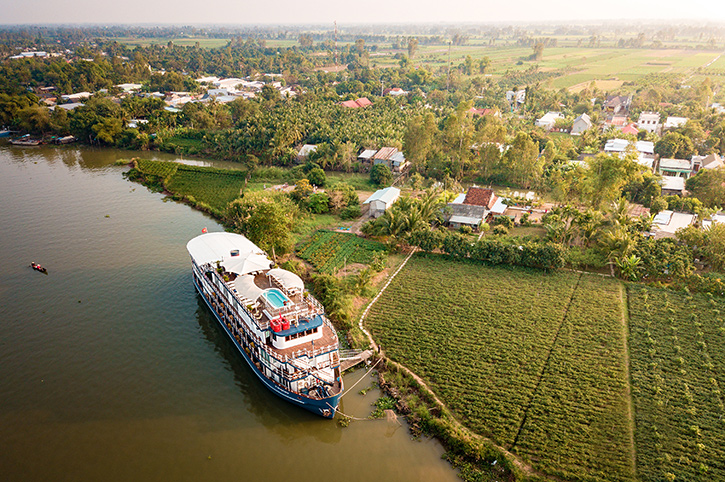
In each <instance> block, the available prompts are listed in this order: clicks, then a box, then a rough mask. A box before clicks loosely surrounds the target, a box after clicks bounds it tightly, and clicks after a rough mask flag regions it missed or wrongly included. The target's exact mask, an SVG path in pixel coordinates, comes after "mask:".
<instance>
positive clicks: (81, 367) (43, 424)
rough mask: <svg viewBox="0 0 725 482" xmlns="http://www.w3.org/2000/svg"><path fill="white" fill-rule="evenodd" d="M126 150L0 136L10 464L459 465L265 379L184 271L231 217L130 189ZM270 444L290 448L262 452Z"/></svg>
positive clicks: (200, 474) (214, 468)
mask: <svg viewBox="0 0 725 482" xmlns="http://www.w3.org/2000/svg"><path fill="white" fill-rule="evenodd" d="M133 155H134V156H137V157H140V156H148V158H154V157H155V156H156V154H154V153H143V152H141V153H137V154H136V153H133ZM128 157H129V152H128V151H118V150H114V149H92V148H82V147H81V148H76V147H66V148H59V149H58V148H51V147H46V146H41V147H38V148H33V149H32V150H28V149H20V148H13V147H10V146H5V145H0V189H1V190H2V192H3V195H2V196H0V223H2V225H3V226H4V227H5V229H4V232H3V236H1V237H0V247H1V248H2V249H3V252H4V253H5V255H4V256H3V257H0V318H1V319H2V320H3V323H2V324H0V339H2V340H3V342H4V343H5V345H4V346H5V347H6V348H5V349H4V350H3V351H2V354H1V355H0V357H2V363H1V364H0V393H2V394H3V403H2V404H1V405H2V406H0V437H1V438H2V440H3V441H4V449H3V451H2V452H0V466H2V467H3V478H5V479H7V480H28V481H36V480H37V481H41V480H49V479H57V478H58V474H64V477H66V478H67V479H73V480H98V479H103V480H109V481H116V480H117V481H125V480H129V479H148V478H149V477H153V475H152V474H157V473H164V477H166V478H169V479H174V480H188V479H193V480H201V481H204V480H210V481H211V480H220V479H222V480H223V479H226V478H228V476H229V474H230V473H236V474H244V477H245V480H252V481H267V480H284V479H288V478H290V477H295V478H298V479H299V480H315V479H318V478H321V477H322V478H327V477H330V478H332V477H334V478H340V477H342V478H345V479H349V480H357V479H359V478H360V477H361V474H362V473H364V474H365V478H375V479H379V480H404V481H417V480H430V481H437V480H444V481H445V480H450V481H453V480H457V476H456V473H455V471H454V470H452V469H451V467H450V465H449V464H448V463H447V462H446V461H445V460H442V459H441V455H442V454H443V452H444V450H443V448H442V447H441V445H440V444H439V443H438V442H436V441H435V440H426V439H423V440H422V441H411V440H410V437H409V434H408V431H407V429H406V428H405V427H400V426H399V425H397V424H395V425H392V424H388V423H387V422H386V421H374V422H365V423H354V424H350V426H349V427H347V428H344V429H343V428H340V427H339V426H338V425H337V424H335V423H331V422H330V421H327V420H324V419H321V418H318V417H315V416H314V415H312V414H308V413H307V412H306V411H304V410H297V409H295V410H290V408H294V407H290V406H289V404H287V403H285V402H283V401H282V400H279V399H278V398H277V397H275V396H274V395H272V394H271V393H269V391H268V390H266V389H265V388H264V387H262V386H261V385H260V383H259V382H258V381H257V379H256V378H255V377H254V375H253V374H252V372H251V370H250V369H249V368H248V367H247V366H246V364H245V363H244V362H243V361H242V360H241V359H240V358H239V356H238V354H237V352H236V351H235V348H234V347H233V345H232V344H231V343H230V342H229V341H228V340H227V339H226V335H225V334H224V333H223V331H222V330H221V329H220V328H219V327H218V326H217V322H216V321H215V320H214V318H213V315H212V314H211V313H210V312H209V310H208V309H207V308H206V306H205V304H204V302H203V301H202V300H201V298H200V297H199V296H198V295H196V294H195V291H194V286H193V283H192V279H191V275H190V273H189V258H188V254H187V253H186V250H185V245H186V242H187V241H188V239H189V238H190V237H192V236H194V235H196V234H198V233H200V232H201V229H202V228H203V227H208V228H210V229H212V228H214V229H218V230H221V227H220V226H218V225H216V224H214V223H213V222H212V221H210V219H209V218H208V216H205V215H203V214H202V213H199V212H197V211H195V210H192V209H189V207H188V206H185V205H182V204H177V203H161V202H159V200H160V199H162V195H160V194H158V193H153V192H149V191H148V190H146V189H136V186H135V185H133V184H130V183H129V182H128V181H127V180H125V179H123V178H122V176H121V175H120V174H121V172H123V171H124V169H125V168H123V167H121V166H115V165H114V163H115V161H117V160H118V159H122V158H128ZM174 157H175V156H159V157H156V158H160V159H173V158H174ZM29 260H33V261H35V262H38V263H40V264H41V265H42V266H47V267H48V268H49V271H50V272H51V274H50V275H49V276H41V275H39V274H38V273H35V272H33V271H32V270H31V269H30V268H28V266H27V264H28V262H29ZM119 293H122V294H123V295H122V296H121V295H119ZM79 300H81V301H82V303H78V301H79ZM128 300H133V303H129V302H128ZM363 374H364V371H362V370H359V371H355V372H353V373H351V374H349V375H345V376H344V381H345V384H346V385H347V386H352V385H353V384H355V383H356V382H358V377H360V376H362V375H363ZM371 384H372V380H370V381H362V382H360V385H358V386H370V385H371ZM380 395H381V392H380V390H379V389H372V390H369V391H367V392H366V394H365V395H361V394H360V393H358V391H353V392H351V393H349V394H348V395H346V396H345V397H344V399H343V400H342V404H341V409H342V410H343V411H344V412H345V413H347V414H350V415H354V416H356V417H360V418H365V417H367V415H368V414H369V413H370V411H371V408H372V407H371V404H372V403H373V402H374V401H375V400H376V399H377V398H378V397H379V396H380ZM301 448H304V450H302V449H301ZM270 453H274V454H284V457H285V460H286V461H287V462H288V463H285V464H266V463H260V461H262V460H267V459H269V454H270ZM310 453H319V454H324V456H325V460H326V462H325V464H320V463H319V462H318V459H317V458H314V457H309V454H310ZM79 454H80V455H79ZM79 457H81V458H80V459H79ZM109 466H113V467H114V470H112V471H109V470H108V467H109Z"/></svg>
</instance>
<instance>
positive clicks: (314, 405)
mask: <svg viewBox="0 0 725 482" xmlns="http://www.w3.org/2000/svg"><path fill="white" fill-rule="evenodd" d="M194 286H195V287H196V290H197V291H198V292H199V294H200V295H201V298H202V299H203V300H204V302H205V303H206V306H207V308H209V311H211V313H212V314H213V315H214V318H216V320H217V322H218V323H219V325H220V326H221V327H222V328H223V329H224V331H225V332H226V334H227V336H228V337H229V339H230V340H231V341H232V343H234V346H235V347H236V348H237V351H238V352H239V353H241V355H242V357H243V358H244V360H245V361H246V362H247V365H249V367H250V368H251V369H252V371H253V372H254V374H255V375H257V378H259V380H260V381H261V382H262V383H263V384H264V385H265V386H266V387H267V388H268V389H269V390H270V391H271V392H272V393H274V394H275V395H277V396H278V397H280V398H281V399H282V400H285V401H287V402H290V403H292V404H293V405H297V406H299V407H302V408H304V409H305V410H309V411H310V412H312V413H314V414H315V415H319V416H320V417H324V418H333V417H334V416H335V412H336V411H337V407H338V404H339V403H340V397H341V396H342V393H340V394H338V395H334V396H332V397H328V398H323V399H312V398H308V397H305V396H302V395H299V394H297V393H294V392H290V391H289V390H285V389H284V388H282V387H280V386H279V385H277V384H276V383H274V382H272V381H271V380H270V379H269V378H267V377H266V376H265V375H264V373H262V372H261V371H260V370H259V368H257V366H256V365H255V364H254V362H253V361H252V360H251V358H250V357H249V355H247V353H246V352H245V351H244V350H243V349H242V347H241V345H240V344H239V343H238V342H237V340H236V339H235V338H234V335H233V334H232V332H230V331H229V328H227V325H226V324H225V323H224V322H223V321H222V320H221V319H220V318H219V315H217V312H216V311H215V310H214V309H213V308H212V306H211V304H210V303H209V300H208V299H207V298H206V296H204V291H203V290H202V289H201V287H200V286H199V285H198V284H197V282H196V280H194Z"/></svg>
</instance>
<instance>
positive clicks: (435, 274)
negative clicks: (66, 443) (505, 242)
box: [368, 255, 634, 481]
mask: <svg viewBox="0 0 725 482" xmlns="http://www.w3.org/2000/svg"><path fill="white" fill-rule="evenodd" d="M577 284H578V288H577ZM618 289H619V285H618V282H617V281H615V280H605V279H603V278H600V277H596V276H594V275H579V274H576V273H572V272H563V271H562V272H556V273H551V274H545V273H543V272H541V271H537V270H527V269H511V268H488V267H484V266H481V265H477V264H473V263H464V262H454V261H450V260H448V259H447V258H445V257H441V256H430V257H426V256H421V255H417V256H414V257H413V258H412V259H411V260H410V261H409V262H408V264H407V265H406V267H405V269H403V270H402V271H401V272H400V273H399V274H398V276H397V277H396V278H395V280H393V282H392V283H391V284H390V286H389V287H388V289H387V290H386V291H385V293H384V294H383V296H382V297H381V298H380V299H379V300H378V302H377V303H376V304H375V305H374V306H373V308H372V310H371V312H370V318H369V319H368V325H369V327H370V328H371V330H372V332H373V335H374V336H375V338H376V339H377V340H378V341H379V343H380V344H381V346H382V347H383V349H384V350H385V351H386V354H387V355H388V356H389V357H391V358H393V359H395V360H397V361H400V362H401V363H403V364H404V365H406V366H408V367H409V368H411V369H412V370H413V371H414V372H416V373H417V374H419V375H420V376H421V377H422V378H423V379H424V380H426V382H428V383H429V384H430V386H431V387H432V388H433V389H434V390H435V392H436V393H437V394H438V396H440V397H441V399H442V400H443V401H444V402H445V403H446V404H447V405H448V406H449V407H450V408H451V409H452V410H453V411H454V412H455V413H456V414H457V415H458V417H459V418H461V419H462V421H463V422H464V423H465V424H466V425H467V426H468V427H469V428H471V429H473V430H474V431H476V432H478V433H480V434H482V435H486V436H490V437H492V438H493V440H495V441H496V442H497V443H499V444H501V445H504V446H505V447H506V448H509V449H511V450H513V451H514V452H515V453H517V454H519V455H520V456H522V457H523V458H524V459H527V460H528V461H530V463H532V465H533V466H534V467H535V468H536V469H538V470H541V471H542V472H544V473H546V474H550V475H554V476H559V477H562V478H564V479H567V480H590V481H614V480H632V478H633V473H632V472H633V466H634V463H633V460H632V446H631V438H630V433H629V425H628V420H629V419H628V416H627V411H626V409H627V406H628V405H627V402H628V400H627V399H626V393H625V387H626V375H625V373H626V372H625V365H624V334H623V326H622V320H621V314H622V311H621V307H622V305H621V302H620V301H619V291H618ZM570 300H572V301H571V306H569V303H570ZM567 307H568V308H569V309H568V311H567Z"/></svg>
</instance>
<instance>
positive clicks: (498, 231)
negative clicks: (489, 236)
mask: <svg viewBox="0 0 725 482" xmlns="http://www.w3.org/2000/svg"><path fill="white" fill-rule="evenodd" d="M506 219H508V218H506ZM509 221H510V219H509ZM508 233H509V230H508V228H507V227H506V226H502V225H500V224H499V225H498V226H494V227H493V234H495V235H496V236H506V235H507V234H508Z"/></svg>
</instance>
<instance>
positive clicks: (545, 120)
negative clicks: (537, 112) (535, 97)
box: [535, 112, 564, 131]
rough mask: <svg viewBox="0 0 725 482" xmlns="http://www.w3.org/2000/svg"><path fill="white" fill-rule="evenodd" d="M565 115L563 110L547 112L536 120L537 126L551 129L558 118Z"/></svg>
mask: <svg viewBox="0 0 725 482" xmlns="http://www.w3.org/2000/svg"><path fill="white" fill-rule="evenodd" d="M563 118H564V115H563V114H562V113H561V112H547V113H546V114H544V115H543V116H542V117H541V118H540V119H537V120H536V123H535V125H536V127H541V128H544V129H546V130H547V131H550V130H551V129H553V128H554V124H556V121H557V120H558V119H563Z"/></svg>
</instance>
